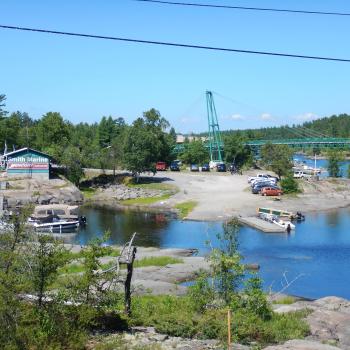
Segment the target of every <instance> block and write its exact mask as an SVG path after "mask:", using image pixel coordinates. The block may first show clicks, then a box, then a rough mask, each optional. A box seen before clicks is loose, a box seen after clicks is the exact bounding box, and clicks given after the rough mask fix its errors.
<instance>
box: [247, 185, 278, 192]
mask: <svg viewBox="0 0 350 350" xmlns="http://www.w3.org/2000/svg"><path fill="white" fill-rule="evenodd" d="M265 187H271V188H276V189H278V188H279V187H277V186H273V185H272V184H271V183H270V182H259V183H257V184H256V185H255V186H253V187H252V193H253V194H258V193H260V192H261V190H262V189H263V188H265Z"/></svg>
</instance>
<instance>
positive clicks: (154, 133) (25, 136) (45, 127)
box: [0, 95, 176, 172]
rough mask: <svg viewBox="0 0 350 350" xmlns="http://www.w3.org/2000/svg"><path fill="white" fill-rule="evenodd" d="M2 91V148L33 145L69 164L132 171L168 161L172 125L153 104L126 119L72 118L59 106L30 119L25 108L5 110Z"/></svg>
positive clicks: (0, 103) (0, 125) (9, 149)
mask: <svg viewBox="0 0 350 350" xmlns="http://www.w3.org/2000/svg"><path fill="white" fill-rule="evenodd" d="M5 100H6V97H5V95H0V151H3V150H4V149H5V148H7V151H8V152H9V151H12V150H13V149H15V148H16V149H19V148H22V147H32V148H35V149H38V150H40V151H42V152H46V153H48V154H49V155H51V156H52V157H53V158H54V160H55V161H56V162H57V163H59V164H65V165H67V166H69V167H70V168H74V167H76V168H81V167H88V168H89V167H91V168H102V169H106V168H110V169H113V168H115V167H117V166H119V165H121V164H122V165H123V166H125V167H126V168H127V169H128V170H130V171H133V172H141V171H144V170H150V169H149V167H150V165H151V164H154V163H155V162H157V161H158V160H160V159H161V160H164V161H170V158H169V157H171V150H172V148H173V146H174V144H175V139H176V134H175V130H174V129H173V128H171V127H170V124H169V123H168V122H167V121H166V119H164V118H163V117H162V116H161V115H160V113H159V112H158V111H157V110H155V109H151V110H149V111H146V112H144V113H143V115H142V116H141V117H139V118H137V119H135V121H134V122H133V123H132V124H131V125H128V124H127V123H126V122H125V120H124V119H123V118H113V117H112V116H108V117H106V116H104V117H102V118H101V120H100V122H99V123H93V124H88V123H79V124H73V123H71V122H70V121H67V120H65V119H64V118H63V117H62V116H61V114H60V113H58V112H48V113H46V114H44V115H43V116H42V117H41V119H39V120H34V119H32V118H31V117H30V116H29V115H28V114H27V113H25V112H12V113H8V112H6V111H5V110H4V109H5V107H6V106H5Z"/></svg>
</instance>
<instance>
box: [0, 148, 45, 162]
mask: <svg viewBox="0 0 350 350" xmlns="http://www.w3.org/2000/svg"><path fill="white" fill-rule="evenodd" d="M23 152H32V153H36V154H39V155H41V156H43V157H47V158H50V159H52V157H51V156H49V155H48V154H46V153H44V152H40V151H37V150H35V149H33V148H29V147H24V148H21V149H17V150H16V151H12V152H8V153H5V154H4V155H3V157H6V158H8V157H9V156H14V155H17V154H19V153H23Z"/></svg>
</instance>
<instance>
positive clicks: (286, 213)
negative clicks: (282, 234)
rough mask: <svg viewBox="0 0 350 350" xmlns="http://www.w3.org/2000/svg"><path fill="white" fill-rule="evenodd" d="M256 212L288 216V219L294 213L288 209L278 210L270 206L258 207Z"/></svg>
mask: <svg viewBox="0 0 350 350" xmlns="http://www.w3.org/2000/svg"><path fill="white" fill-rule="evenodd" d="M258 213H259V214H260V213H265V214H271V215H276V216H283V217H288V218H290V219H291V218H292V217H294V216H295V214H294V213H292V212H290V211H286V210H280V209H271V208H258Z"/></svg>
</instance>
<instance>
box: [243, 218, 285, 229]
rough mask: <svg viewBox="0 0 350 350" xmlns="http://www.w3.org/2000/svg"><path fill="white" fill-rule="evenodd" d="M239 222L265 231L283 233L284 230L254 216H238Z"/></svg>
mask: <svg viewBox="0 0 350 350" xmlns="http://www.w3.org/2000/svg"><path fill="white" fill-rule="evenodd" d="M238 219H239V221H240V223H241V224H243V225H247V226H250V227H253V228H256V229H258V230H260V231H263V232H267V233H281V232H283V233H285V232H286V230H285V229H284V228H282V227H279V226H277V225H275V224H273V223H271V222H268V221H265V220H261V219H259V218H257V217H255V216H247V217H242V216H241V217H239V218H238Z"/></svg>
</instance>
